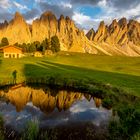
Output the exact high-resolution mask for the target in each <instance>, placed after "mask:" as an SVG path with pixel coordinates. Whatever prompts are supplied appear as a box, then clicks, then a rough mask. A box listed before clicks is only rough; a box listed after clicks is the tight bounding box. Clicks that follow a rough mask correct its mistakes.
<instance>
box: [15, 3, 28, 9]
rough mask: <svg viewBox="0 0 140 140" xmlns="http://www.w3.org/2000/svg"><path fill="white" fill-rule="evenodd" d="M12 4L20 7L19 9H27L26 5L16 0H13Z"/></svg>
mask: <svg viewBox="0 0 140 140" xmlns="http://www.w3.org/2000/svg"><path fill="white" fill-rule="evenodd" d="M13 4H14V6H16V7H17V8H18V9H21V10H27V9H28V8H27V6H26V5H21V4H19V3H18V2H15V1H13Z"/></svg>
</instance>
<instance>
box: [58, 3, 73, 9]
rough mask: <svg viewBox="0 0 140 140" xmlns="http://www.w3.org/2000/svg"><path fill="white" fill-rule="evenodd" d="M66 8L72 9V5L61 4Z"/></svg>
mask: <svg viewBox="0 0 140 140" xmlns="http://www.w3.org/2000/svg"><path fill="white" fill-rule="evenodd" d="M60 5H62V6H63V7H64V8H72V4H70V3H64V2H61V4H60Z"/></svg>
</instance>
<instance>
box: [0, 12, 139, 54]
mask: <svg viewBox="0 0 140 140" xmlns="http://www.w3.org/2000/svg"><path fill="white" fill-rule="evenodd" d="M54 35H57V36H58V38H59V40H60V46H61V50H62V51H70V52H81V53H92V54H105V55H125V56H140V23H138V22H137V21H135V20H130V21H129V22H127V19H126V18H122V19H120V20H119V21H117V20H115V19H114V20H113V21H112V23H111V24H110V25H109V26H108V25H105V23H104V21H101V23H100V25H99V28H98V30H97V31H95V30H94V29H93V28H92V29H91V30H90V31H89V32H88V33H87V34H86V35H85V34H84V31H83V30H81V29H79V28H78V27H77V26H76V25H75V23H74V21H72V20H71V19H70V18H69V17H68V16H66V17H64V16H63V15H61V16H60V18H59V19H57V18H56V16H55V15H54V14H53V13H52V12H51V11H46V12H44V13H43V14H42V15H41V16H40V18H37V19H35V20H33V22H32V24H31V25H29V24H27V22H26V21H25V19H24V18H23V16H22V15H21V14H20V13H19V12H16V13H15V16H14V18H13V19H12V20H11V21H10V22H7V21H5V22H4V23H0V39H2V38H3V37H7V39H8V40H9V43H10V44H15V43H19V44H22V43H31V42H34V41H39V42H41V41H43V40H44V39H45V38H51V37H52V36H54Z"/></svg>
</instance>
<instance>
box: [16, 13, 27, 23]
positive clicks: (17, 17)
mask: <svg viewBox="0 0 140 140" xmlns="http://www.w3.org/2000/svg"><path fill="white" fill-rule="evenodd" d="M13 21H17V22H20V21H25V20H24V17H23V16H22V15H21V14H20V13H19V12H16V13H15V15H14V19H13Z"/></svg>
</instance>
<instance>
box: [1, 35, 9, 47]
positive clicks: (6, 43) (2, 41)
mask: <svg viewBox="0 0 140 140" xmlns="http://www.w3.org/2000/svg"><path fill="white" fill-rule="evenodd" d="M7 45H9V41H8V39H7V38H6V37H3V38H2V40H1V44H0V46H1V47H3V46H7Z"/></svg>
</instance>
